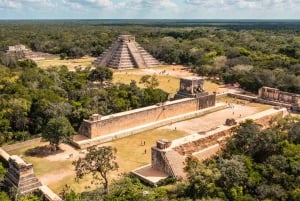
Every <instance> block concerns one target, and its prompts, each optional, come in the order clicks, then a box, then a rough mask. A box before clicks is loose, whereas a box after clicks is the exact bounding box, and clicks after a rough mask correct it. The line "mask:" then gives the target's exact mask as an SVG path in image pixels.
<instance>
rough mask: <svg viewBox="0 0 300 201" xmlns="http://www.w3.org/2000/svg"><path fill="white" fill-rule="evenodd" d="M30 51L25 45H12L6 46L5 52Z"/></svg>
mask: <svg viewBox="0 0 300 201" xmlns="http://www.w3.org/2000/svg"><path fill="white" fill-rule="evenodd" d="M26 51H30V50H29V49H27V48H26V47H25V45H22V44H20V45H14V46H8V50H7V53H17V52H26Z"/></svg>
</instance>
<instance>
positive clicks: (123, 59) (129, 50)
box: [94, 35, 160, 69]
mask: <svg viewBox="0 0 300 201" xmlns="http://www.w3.org/2000/svg"><path fill="white" fill-rule="evenodd" d="M159 64H160V63H159V62H158V61H157V60H156V59H155V58H154V57H153V56H152V55H150V54H149V53H148V52H147V51H146V50H145V49H144V48H142V47H141V46H140V45H139V44H138V43H137V42H136V41H135V36H132V35H120V36H119V37H118V40H117V41H116V42H114V43H113V44H112V45H111V46H110V47H109V48H108V49H107V50H106V51H104V52H103V53H102V54H101V55H100V57H98V58H97V59H96V60H95V61H94V65H96V66H107V67H111V68H115V69H124V68H148V67H151V66H155V65H159Z"/></svg>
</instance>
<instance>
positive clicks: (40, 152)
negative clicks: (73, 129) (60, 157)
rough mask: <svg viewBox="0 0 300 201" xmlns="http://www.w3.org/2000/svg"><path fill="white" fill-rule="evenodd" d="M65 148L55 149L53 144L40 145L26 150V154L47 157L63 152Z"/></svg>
mask: <svg viewBox="0 0 300 201" xmlns="http://www.w3.org/2000/svg"><path fill="white" fill-rule="evenodd" d="M62 152H63V150H61V149H57V150H55V149H54V148H53V146H51V145H45V146H38V147H34V148H32V149H28V150H27V151H26V152H25V155H26V156H34V157H46V156H50V155H54V154H59V153H62Z"/></svg>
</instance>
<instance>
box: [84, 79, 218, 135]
mask: <svg viewBox="0 0 300 201" xmlns="http://www.w3.org/2000/svg"><path fill="white" fill-rule="evenodd" d="M180 83H181V85H182V87H181V88H180V90H179V92H178V94H177V99H180V100H173V101H167V102H165V103H163V104H157V105H152V106H148V107H143V108H138V109H134V110H129V111H125V112H120V113H115V114H113V115H108V116H102V117H101V116H100V115H99V114H93V115H91V116H90V117H89V119H84V120H83V122H82V123H81V126H80V128H79V130H78V134H79V135H81V136H86V137H88V138H90V139H93V138H97V137H100V136H105V135H112V134H117V133H118V132H120V131H122V130H127V129H132V128H135V127H138V126H143V125H145V124H149V123H154V122H158V121H163V120H166V119H170V118H174V117H176V116H180V115H184V114H188V113H192V112H196V111H199V110H201V109H205V108H209V107H214V106H215V103H216V94H215V93H213V94H208V93H207V92H205V91H204V89H203V83H204V80H203V79H201V78H196V77H193V78H181V80H180ZM174 121H175V120H174Z"/></svg>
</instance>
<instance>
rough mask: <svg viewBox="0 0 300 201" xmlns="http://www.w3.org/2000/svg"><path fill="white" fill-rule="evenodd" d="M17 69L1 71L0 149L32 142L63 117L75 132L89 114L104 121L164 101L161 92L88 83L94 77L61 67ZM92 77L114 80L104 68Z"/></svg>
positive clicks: (27, 64)
mask: <svg viewBox="0 0 300 201" xmlns="http://www.w3.org/2000/svg"><path fill="white" fill-rule="evenodd" d="M19 64H20V65H21V66H22V67H20V68H16V69H9V68H5V67H3V68H2V67H0V73H1V77H0V93H1V94H2V95H1V96H0V144H2V143H11V142H14V141H23V140H26V139H29V138H32V137H34V136H35V135H38V134H40V133H42V132H43V130H44V127H45V126H46V125H47V123H48V122H49V121H50V119H53V118H57V117H66V118H67V119H68V120H69V122H70V123H71V125H72V127H73V128H74V129H76V130H77V129H78V128H79V126H80V124H81V122H82V120H83V119H84V118H88V117H89V115H91V114H94V113H99V114H101V115H108V114H112V113H116V112H122V111H126V110H130V109H136V108H139V107H143V106H148V105H151V104H156V103H158V102H162V101H165V100H167V93H165V92H164V91H162V90H160V89H153V88H149V89H141V88H139V87H137V85H136V83H135V82H131V83H130V84H128V85H127V84H116V85H114V84H112V83H105V84H103V85H99V84H98V83H92V82H89V80H88V77H89V76H90V75H91V73H92V72H94V71H91V72H90V69H84V70H81V69H77V70H76V71H69V70H68V69H67V68H66V67H65V66H61V67H57V68H50V69H47V70H42V69H39V68H37V67H36V65H35V63H34V62H32V61H30V60H24V61H20V62H19ZM95 71H96V72H100V74H98V75H99V76H100V78H99V77H98V78H97V79H100V81H109V80H111V78H112V71H111V70H109V69H107V68H103V67H99V68H97V69H95ZM97 79H96V80H97ZM144 100H145V101H144Z"/></svg>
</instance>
